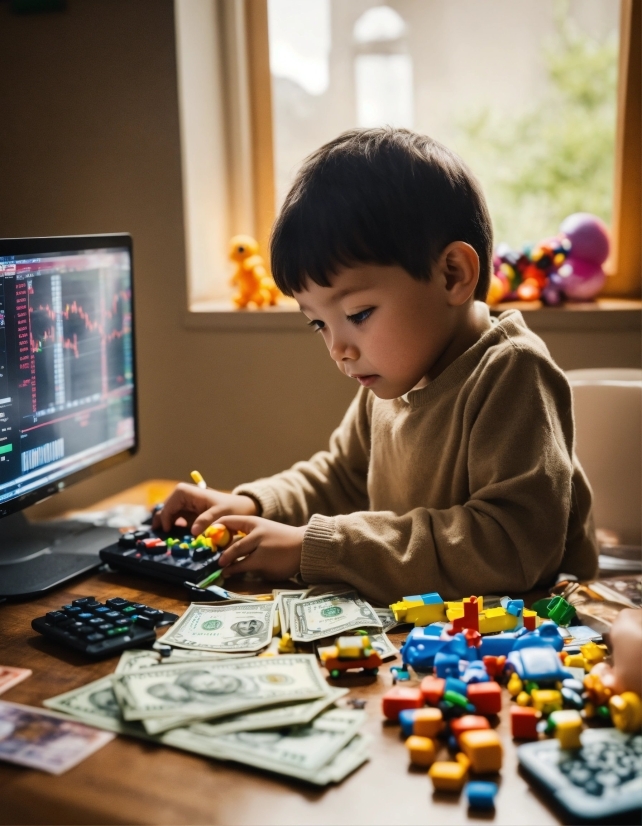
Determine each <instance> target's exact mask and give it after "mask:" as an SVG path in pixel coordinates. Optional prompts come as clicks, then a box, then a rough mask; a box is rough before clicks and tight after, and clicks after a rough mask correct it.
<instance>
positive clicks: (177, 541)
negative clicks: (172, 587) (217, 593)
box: [100, 528, 222, 585]
mask: <svg viewBox="0 0 642 826" xmlns="http://www.w3.org/2000/svg"><path fill="white" fill-rule="evenodd" d="M184 533H185V529H184V528H183V529H180V528H179V529H178V530H177V529H174V530H172V531H170V532H169V533H165V532H161V531H152V530H151V529H141V530H138V531H130V532H128V533H124V534H123V535H122V536H121V537H120V539H119V540H118V542H115V543H114V544H113V545H108V546H107V547H106V548H103V550H102V551H100V558H101V559H102V561H103V562H107V563H108V564H109V565H110V566H111V567H112V568H120V569H121V570H125V571H134V572H135V573H138V574H147V575H148V576H153V577H156V578H158V579H165V580H168V581H169V582H176V583H179V584H181V585H182V584H183V583H184V582H201V580H203V579H206V578H207V577H208V576H210V574H213V573H214V572H215V571H218V570H219V568H220V565H219V563H218V561H219V559H220V558H221V553H222V551H220V550H219V549H215V550H212V548H208V547H207V546H203V545H199V544H198V540H197V539H194V537H193V536H189V535H185V536H183V534H184Z"/></svg>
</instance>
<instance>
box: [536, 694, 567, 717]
mask: <svg viewBox="0 0 642 826" xmlns="http://www.w3.org/2000/svg"><path fill="white" fill-rule="evenodd" d="M531 700H532V701H533V708H535V709H537V711H541V712H542V714H545V715H548V714H551V713H552V712H553V711H561V709H562V694H561V693H560V692H559V691H557V690H553V689H538V690H536V691H531Z"/></svg>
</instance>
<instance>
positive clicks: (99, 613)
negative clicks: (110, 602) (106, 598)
mask: <svg viewBox="0 0 642 826" xmlns="http://www.w3.org/2000/svg"><path fill="white" fill-rule="evenodd" d="M108 613H109V608H108V607H107V606H106V605H101V606H100V608H96V609H95V610H94V614H96V616H98V617H100V616H105V614H108Z"/></svg>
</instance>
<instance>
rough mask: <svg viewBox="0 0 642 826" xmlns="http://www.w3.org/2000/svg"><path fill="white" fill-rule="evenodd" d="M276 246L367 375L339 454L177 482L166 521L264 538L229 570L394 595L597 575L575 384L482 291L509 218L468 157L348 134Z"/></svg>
mask: <svg viewBox="0 0 642 826" xmlns="http://www.w3.org/2000/svg"><path fill="white" fill-rule="evenodd" d="M271 253H272V272H273V274H274V278H275V280H276V283H277V284H278V286H279V287H280V289H281V290H282V291H283V292H284V293H286V294H287V295H291V296H294V298H295V299H296V300H297V301H298V303H299V306H300V308H301V310H302V312H303V313H304V314H305V315H306V316H307V318H308V319H309V323H310V326H311V327H312V329H313V330H315V331H318V332H319V334H320V335H321V336H322V337H323V340H324V341H325V343H326V345H327V347H328V350H329V352H330V356H331V358H332V359H334V361H335V362H336V364H337V367H338V368H339V370H341V372H343V373H345V375H346V376H348V377H349V378H351V379H353V380H355V381H357V382H358V383H359V384H360V385H361V387H360V389H359V390H358V392H357V396H356V398H355V399H354V401H353V402H352V404H351V405H350V408H349V409H348V411H347V413H346V415H345V417H344V419H343V422H342V423H341V425H340V426H339V427H338V428H337V430H336V431H335V432H334V434H333V435H332V437H331V440H330V447H329V450H327V451H323V452H320V453H317V454H316V455H315V456H313V457H312V458H311V459H310V460H309V461H307V462H300V463H298V464H296V465H294V467H293V468H291V469H290V470H287V471H285V472H283V473H279V474H277V475H276V476H272V477H270V478H268V479H260V480H258V481H257V482H254V483H252V484H246V485H241V486H240V487H238V488H236V490H235V491H234V493H232V494H226V493H221V492H219V491H214V490H199V489H198V488H196V487H193V486H191V485H179V486H178V488H177V489H176V490H175V491H174V492H173V494H172V495H171V496H170V498H169V499H168V501H167V502H166V504H165V506H164V508H163V510H162V512H161V513H160V515H159V517H157V524H158V523H162V527H163V528H165V529H169V527H170V526H171V525H172V524H173V523H174V521H175V520H176V519H177V518H178V517H184V518H185V519H186V520H187V522H188V524H191V525H192V533H193V534H197V533H199V532H200V531H202V530H203V529H204V528H205V527H206V526H207V525H209V524H210V523H211V522H214V521H219V522H223V523H224V524H225V525H227V526H228V528H230V529H232V530H234V531H236V530H241V531H244V532H245V533H247V536H246V537H245V538H243V539H241V540H239V541H237V542H235V543H234V544H233V545H232V546H231V547H230V548H229V549H228V550H226V551H225V553H224V554H223V555H222V557H221V564H222V565H223V566H224V567H225V574H226V576H227V575H232V574H236V573H241V572H244V571H254V572H257V573H259V574H261V575H262V576H264V577H265V578H267V579H285V578H287V577H292V576H294V575H296V574H298V575H299V576H300V577H301V579H302V580H303V581H304V582H306V583H331V582H345V583H348V584H350V585H351V586H353V587H355V588H356V589H358V590H359V591H360V592H361V593H362V594H363V595H364V596H365V597H366V598H368V599H370V600H372V601H374V602H378V603H382V604H387V603H390V602H392V601H393V600H396V599H400V598H401V597H402V596H404V595H406V594H413V593H424V592H428V591H438V592H439V593H440V594H441V595H442V597H443V598H444V599H455V598H461V597H463V596H469V595H471V594H485V593H496V594H504V593H509V594H511V595H512V594H515V593H519V592H524V591H528V590H530V589H533V588H535V587H536V586H538V585H545V584H547V583H549V582H551V580H553V579H554V578H555V575H556V574H557V573H558V572H559V571H560V570H562V571H564V572H565V573H569V574H575V575H576V576H578V577H580V578H589V577H591V576H593V574H594V573H595V571H596V560H597V550H596V541H595V535H594V530H593V525H592V518H591V494H590V489H589V486H588V484H587V481H586V478H585V476H584V474H583V472H582V469H581V468H580V466H579V464H578V463H577V460H576V459H575V456H574V452H573V445H574V426H573V409H572V399H571V390H570V388H569V385H568V382H567V381H566V378H565V376H564V373H563V372H562V371H561V370H560V369H559V368H558V367H557V366H556V365H555V363H554V362H553V360H552V359H551V357H550V355H549V353H548V351H547V349H546V346H545V345H544V343H543V342H542V341H541V340H540V339H539V338H538V337H537V336H536V335H535V334H534V333H532V332H530V330H529V329H528V328H527V327H526V324H525V323H524V320H523V318H522V316H521V314H520V313H519V312H517V311H509V312H506V313H503V314H502V315H501V316H500V317H499V319H498V320H493V319H492V318H491V316H490V314H489V311H488V307H487V305H486V304H485V303H483V302H484V299H485V297H486V292H487V290H488V284H489V280H490V276H491V271H492V228H491V221H490V216H489V214H488V209H487V206H486V203H485V200H484V196H483V194H482V192H481V189H480V186H479V184H478V182H477V181H476V179H475V178H474V176H473V175H472V174H471V172H470V171H469V170H468V169H467V167H466V166H465V165H464V164H463V162H462V161H461V160H460V159H459V158H458V157H457V156H456V155H455V154H454V153H452V152H450V151H449V150H448V149H446V148H445V147H444V146H442V145H441V144H439V143H437V142H435V141H433V140H431V139H430V138H428V137H425V136H422V135H417V134H414V133H412V132H409V131H407V130H402V129H392V128H385V129H370V130H354V131H351V132H347V133H345V134H343V135H341V136H340V137H338V138H337V139H336V140H334V141H332V142H330V143H328V144H326V145H325V146H323V147H321V149H319V150H318V151H317V152H315V153H314V154H313V155H311V156H310V157H309V158H308V159H307V160H306V162H305V163H304V165H303V167H302V169H301V170H300V172H299V174H298V176H297V179H296V181H295V182H294V185H293V187H292V189H291V191H290V193H289V195H288V197H287V198H286V200H285V203H284V205H283V209H282V210H281V214H280V215H279V217H278V219H277V221H276V224H275V227H274V231H273V236H272V250H271ZM241 557H243V559H241V560H240V561H237V560H239V559H240V558H241Z"/></svg>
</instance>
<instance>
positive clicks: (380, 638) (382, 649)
mask: <svg viewBox="0 0 642 826" xmlns="http://www.w3.org/2000/svg"><path fill="white" fill-rule="evenodd" d="M368 639H369V640H370V645H371V646H372V647H373V648H374V650H375V651H376V652H377V654H379V656H380V657H381V659H382V660H384V662H385V661H386V660H394V658H395V657H396V656H397V654H398V653H399V649H398V648H395V647H394V645H393V644H392V643H391V642H390V640H389V639H388V637H387V636H386V634H384V632H383V631H380V632H377V631H370V630H368Z"/></svg>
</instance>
